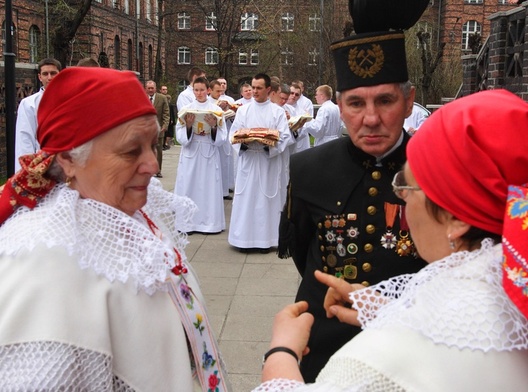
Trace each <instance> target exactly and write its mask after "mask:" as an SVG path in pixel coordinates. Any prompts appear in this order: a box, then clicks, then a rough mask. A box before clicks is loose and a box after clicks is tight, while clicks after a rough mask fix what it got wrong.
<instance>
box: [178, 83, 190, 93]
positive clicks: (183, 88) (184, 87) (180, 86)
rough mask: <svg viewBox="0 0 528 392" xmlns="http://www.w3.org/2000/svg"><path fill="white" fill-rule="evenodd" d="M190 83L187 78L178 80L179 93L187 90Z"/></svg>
mask: <svg viewBox="0 0 528 392" xmlns="http://www.w3.org/2000/svg"><path fill="white" fill-rule="evenodd" d="M188 85H189V82H187V81H186V80H180V81H179V82H178V93H181V92H182V91H183V90H185V89H186V88H187V86H188Z"/></svg>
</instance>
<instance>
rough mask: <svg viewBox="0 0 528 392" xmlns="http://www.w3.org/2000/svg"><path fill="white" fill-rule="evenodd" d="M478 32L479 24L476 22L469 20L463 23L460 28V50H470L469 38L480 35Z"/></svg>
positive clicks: (479, 29)
mask: <svg viewBox="0 0 528 392" xmlns="http://www.w3.org/2000/svg"><path fill="white" fill-rule="evenodd" d="M480 31H481V28H480V23H479V22H477V21H476V20H469V21H467V22H466V23H464V26H463V27H462V49H465V50H467V49H471V48H470V46H469V37H470V36H471V35H472V34H475V33H480Z"/></svg>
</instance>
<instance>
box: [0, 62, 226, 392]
mask: <svg viewBox="0 0 528 392" xmlns="http://www.w3.org/2000/svg"><path fill="white" fill-rule="evenodd" d="M123 97H126V99H125V100H124V99H123ZM38 123H39V128H38V131H37V137H38V140H39V143H40V146H41V148H42V150H41V151H39V152H38V153H37V154H34V155H28V156H24V157H22V159H21V166H22V169H21V170H20V171H19V172H18V173H17V174H16V175H15V176H13V177H12V178H10V179H9V180H8V182H7V183H6V185H5V186H4V188H3V190H2V193H1V195H0V380H1V384H2V389H5V390H17V391H27V390H65V391H112V390H114V391H175V390H180V391H192V390H199V389H200V390H204V391H206V390H209V389H213V390H214V389H215V388H218V390H222V391H223V390H226V382H227V380H226V379H225V373H223V370H222V362H221V358H220V357H219V353H218V351H217V345H216V341H215V339H214V337H213V336H212V333H211V331H210V329H209V325H208V322H207V315H206V313H205V308H204V305H203V297H202V295H201V292H200V288H199V286H198V283H197V281H196V278H195V276H194V274H193V272H192V271H191V270H190V266H188V265H187V264H186V257H185V253H184V247H185V245H186V244H187V239H186V236H185V234H182V232H185V231H186V229H187V226H188V224H189V223H190V219H191V216H192V214H193V213H194V210H195V205H194V203H193V202H192V201H190V200H189V199H187V198H184V197H179V196H175V195H173V194H172V193H169V192H165V191H164V190H163V189H162V187H161V184H160V182H159V181H157V180H156V179H152V177H153V176H154V175H155V174H156V173H157V172H158V171H159V168H158V163H157V160H156V154H155V151H156V143H157V137H158V133H159V129H160V127H159V124H158V123H157V120H156V111H155V110H154V108H153V107H152V104H151V103H150V102H149V100H148V99H147V96H146V94H145V92H144V90H143V87H142V86H141V84H140V83H139V81H138V80H137V78H136V76H135V75H134V74H132V73H130V72H120V71H115V70H109V69H102V68H100V69H96V68H78V67H74V68H70V69H67V70H65V71H63V72H61V73H60V74H59V75H58V76H57V77H55V79H54V80H53V81H52V82H51V83H50V84H49V86H48V88H47V89H46V92H45V94H44V96H43V98H42V101H41V104H40V108H39V112H38ZM188 342H189V345H188V344H187V343H188ZM192 362H194V363H195V364H196V369H197V371H196V372H195V371H194V369H192V367H191V363H192Z"/></svg>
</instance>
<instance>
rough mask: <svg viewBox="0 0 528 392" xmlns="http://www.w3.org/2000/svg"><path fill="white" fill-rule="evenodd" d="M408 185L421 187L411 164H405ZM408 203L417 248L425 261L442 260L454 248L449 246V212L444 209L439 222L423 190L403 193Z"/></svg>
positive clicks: (408, 219) (410, 225)
mask: <svg viewBox="0 0 528 392" xmlns="http://www.w3.org/2000/svg"><path fill="white" fill-rule="evenodd" d="M404 176H405V180H406V183H407V184H406V185H408V186H412V187H419V186H420V185H419V184H417V182H416V180H415V178H414V176H413V174H412V172H411V169H410V168H409V164H407V163H406V164H405V166H404ZM403 195H404V196H403V199H404V200H405V203H406V208H405V214H406V218H407V222H408V224H409V229H410V232H411V236H412V239H413V241H414V244H415V245H416V249H417V250H418V253H419V254H420V257H422V258H423V259H424V260H425V261H427V262H428V263H431V262H433V261H436V260H440V259H442V258H444V257H446V256H448V255H449V254H451V252H452V250H451V249H450V248H449V240H448V238H447V237H448V235H449V234H450V232H451V226H450V223H449V219H448V218H447V214H448V213H447V212H445V211H442V213H441V216H440V221H441V222H439V221H438V220H437V219H435V218H434V217H433V216H432V214H431V213H430V211H429V210H428V209H427V205H426V196H425V193H424V192H423V191H422V190H410V191H405V192H404V193H403Z"/></svg>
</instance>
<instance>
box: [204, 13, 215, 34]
mask: <svg viewBox="0 0 528 392" xmlns="http://www.w3.org/2000/svg"><path fill="white" fill-rule="evenodd" d="M216 22H217V19H216V13H215V12H214V11H213V12H209V13H208V14H206V15H205V29H206V30H207V31H215V30H216Z"/></svg>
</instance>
